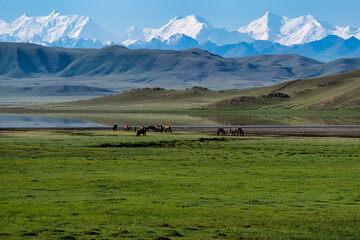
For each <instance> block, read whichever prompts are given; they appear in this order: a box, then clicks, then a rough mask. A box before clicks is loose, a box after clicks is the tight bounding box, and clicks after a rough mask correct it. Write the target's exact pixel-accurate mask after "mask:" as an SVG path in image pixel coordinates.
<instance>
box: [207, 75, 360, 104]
mask: <svg viewBox="0 0 360 240" xmlns="http://www.w3.org/2000/svg"><path fill="white" fill-rule="evenodd" d="M359 93H360V70H355V71H351V72H347V73H342V74H337V75H331V76H326V77H320V78H312V79H301V80H295V81H290V82H285V83H282V84H277V85H274V86H270V87H263V88H254V89H248V90H244V91H242V92H241V93H240V95H241V96H238V97H236V98H230V99H225V100H220V101H217V102H215V103H212V104H208V105H207V106H205V108H207V109H254V108H281V109H284V108H285V109H312V110H320V109H360V94H359Z"/></svg>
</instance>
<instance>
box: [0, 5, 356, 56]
mask: <svg viewBox="0 0 360 240" xmlns="http://www.w3.org/2000/svg"><path fill="white" fill-rule="evenodd" d="M358 39H360V28H356V27H351V26H346V27H339V26H335V25H332V24H330V23H328V22H325V21H320V20H317V19H316V18H315V17H313V16H312V15H306V16H301V17H298V18H288V17H282V16H278V15H276V14H273V13H270V12H267V13H266V14H265V15H264V16H262V17H261V18H259V19H256V20H254V21H252V22H251V23H249V24H248V25H246V26H240V27H239V29H237V30H228V29H226V28H223V27H215V26H213V25H211V24H210V23H209V22H208V21H206V20H205V19H203V18H201V17H199V16H196V15H189V16H186V17H175V18H173V19H171V20H170V21H169V22H168V23H167V24H165V25H164V26H162V27H161V28H158V29H155V28H139V27H136V26H132V27H130V28H129V29H127V30H126V31H124V32H123V33H120V34H114V33H110V32H108V31H106V30H104V29H102V28H101V27H99V26H98V25H97V24H96V23H95V22H94V21H93V20H92V19H91V18H90V17H84V16H79V15H68V16H67V15H61V14H60V13H59V12H56V11H53V12H52V13H51V14H50V15H49V16H43V17H29V16H27V15H26V14H24V15H23V16H21V17H19V18H17V19H15V20H14V21H12V22H7V21H5V20H2V19H0V41H3V42H27V43H37V44H40V45H43V46H55V47H67V48H102V47H104V46H108V45H122V46H126V47H127V48H131V49H139V48H148V49H168V50H185V49H189V48H194V47H197V48H201V49H204V50H207V51H210V52H212V53H215V54H219V55H221V56H226V57H245V56H251V55H256V54H284V53H286V54H288V53H292V54H294V53H295V54H301V55H303V56H306V57H310V58H315V59H317V60H320V61H332V60H335V59H337V58H340V57H358V56H360V55H359V48H360V43H359V41H358Z"/></svg>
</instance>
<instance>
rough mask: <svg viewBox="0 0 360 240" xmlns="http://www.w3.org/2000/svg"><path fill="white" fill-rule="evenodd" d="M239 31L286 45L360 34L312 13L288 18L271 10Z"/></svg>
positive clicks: (359, 30) (358, 30)
mask: <svg viewBox="0 0 360 240" xmlns="http://www.w3.org/2000/svg"><path fill="white" fill-rule="evenodd" d="M238 31H239V32H241V33H245V34H248V35H249V36H250V37H252V38H254V39H256V40H267V41H271V42H276V43H280V44H282V45H286V46H291V45H294V44H304V43H308V42H312V41H316V40H320V39H322V38H325V37H326V36H328V35H337V36H339V37H342V38H344V39H347V38H350V37H352V36H355V37H357V36H360V29H356V28H353V27H352V28H351V27H337V26H333V25H331V24H330V23H328V22H325V21H319V20H317V19H316V18H314V17H313V16H312V15H310V14H309V15H306V16H301V17H298V18H288V17H280V16H278V15H275V14H273V13H270V12H267V13H266V14H265V15H264V16H263V17H261V18H259V19H256V20H254V21H253V22H251V23H250V24H249V25H246V26H243V27H241V28H239V29H238Z"/></svg>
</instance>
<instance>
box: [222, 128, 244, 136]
mask: <svg viewBox="0 0 360 240" xmlns="http://www.w3.org/2000/svg"><path fill="white" fill-rule="evenodd" d="M216 133H217V135H224V136H225V135H226V132H225V129H223V128H218V130H217V131H216ZM229 133H230V135H239V136H244V131H243V130H242V129H241V128H239V127H237V128H235V127H234V128H230V130H229Z"/></svg>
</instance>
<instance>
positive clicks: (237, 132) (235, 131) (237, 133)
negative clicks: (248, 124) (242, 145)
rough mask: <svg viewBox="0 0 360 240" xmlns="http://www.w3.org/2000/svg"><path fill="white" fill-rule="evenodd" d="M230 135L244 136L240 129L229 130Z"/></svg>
mask: <svg viewBox="0 0 360 240" xmlns="http://www.w3.org/2000/svg"><path fill="white" fill-rule="evenodd" d="M230 134H231V135H239V136H244V131H243V130H242V129H241V128H231V129H230Z"/></svg>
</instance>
